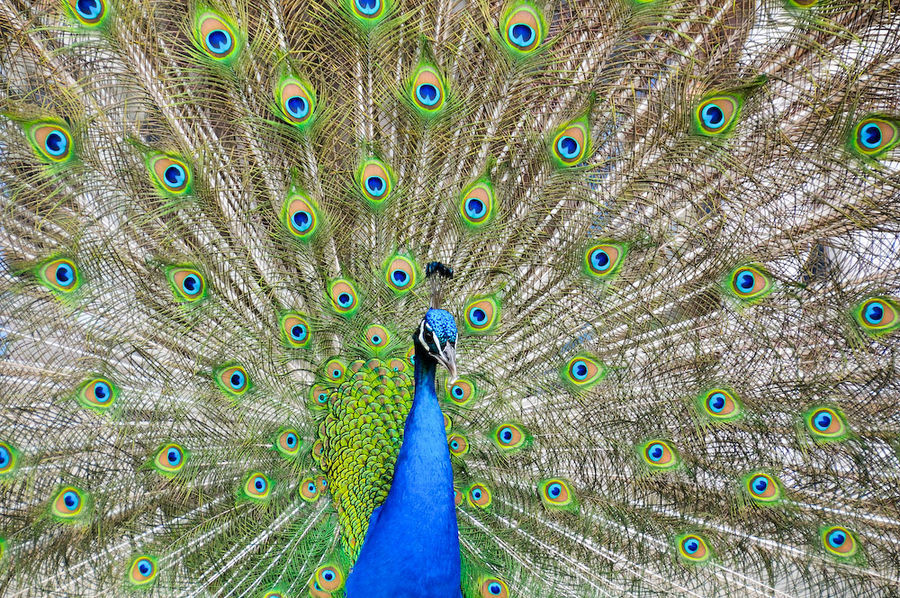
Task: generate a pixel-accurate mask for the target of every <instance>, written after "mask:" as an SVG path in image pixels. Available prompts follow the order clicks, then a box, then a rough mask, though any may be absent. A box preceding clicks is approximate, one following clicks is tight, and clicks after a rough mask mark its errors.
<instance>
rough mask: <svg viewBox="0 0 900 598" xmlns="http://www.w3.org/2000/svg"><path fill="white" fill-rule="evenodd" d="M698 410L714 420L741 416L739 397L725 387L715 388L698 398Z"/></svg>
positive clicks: (723, 420)
mask: <svg viewBox="0 0 900 598" xmlns="http://www.w3.org/2000/svg"><path fill="white" fill-rule="evenodd" d="M698 410H699V411H700V413H701V414H702V415H705V416H706V417H709V418H710V419H712V420H714V421H720V422H726V421H731V420H734V419H736V418H738V417H740V416H741V404H740V402H739V401H738V399H737V397H736V396H735V395H734V393H732V392H731V391H729V390H726V389H724V388H713V389H710V390H708V391H706V392H705V393H703V394H701V395H700V397H699V398H698Z"/></svg>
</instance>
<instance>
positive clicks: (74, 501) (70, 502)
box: [63, 490, 81, 511]
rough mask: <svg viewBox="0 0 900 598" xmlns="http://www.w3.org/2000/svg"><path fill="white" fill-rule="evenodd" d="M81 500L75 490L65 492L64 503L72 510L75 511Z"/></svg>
mask: <svg viewBox="0 0 900 598" xmlns="http://www.w3.org/2000/svg"><path fill="white" fill-rule="evenodd" d="M79 502H81V499H80V498H79V496H78V494H76V493H75V492H73V491H72V490H69V491H67V492H66V493H65V494H63V504H64V505H66V508H67V509H68V510H70V511H74V510H75V509H77V508H78V503H79Z"/></svg>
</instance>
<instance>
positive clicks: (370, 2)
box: [355, 0, 381, 17]
mask: <svg viewBox="0 0 900 598" xmlns="http://www.w3.org/2000/svg"><path fill="white" fill-rule="evenodd" d="M355 2H356V9H357V10H358V11H359V12H361V13H362V14H363V15H365V16H367V17H371V16H373V15H374V14H376V13H377V12H378V10H379V9H380V8H381V0H355Z"/></svg>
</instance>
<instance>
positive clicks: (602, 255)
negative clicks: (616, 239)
mask: <svg viewBox="0 0 900 598" xmlns="http://www.w3.org/2000/svg"><path fill="white" fill-rule="evenodd" d="M626 252H627V249H626V247H625V246H624V245H617V244H613V243H600V244H598V245H594V246H592V247H591V248H590V249H588V250H587V251H586V252H585V254H584V272H585V274H587V275H588V276H590V277H591V278H597V279H601V280H603V279H607V278H610V277H611V276H613V275H614V274H615V273H616V272H618V271H619V269H621V267H622V262H623V261H624V260H625V253H626Z"/></svg>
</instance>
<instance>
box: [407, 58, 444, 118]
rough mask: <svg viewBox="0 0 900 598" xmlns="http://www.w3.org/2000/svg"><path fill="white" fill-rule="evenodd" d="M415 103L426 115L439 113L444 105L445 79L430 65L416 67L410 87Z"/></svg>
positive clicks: (421, 112) (420, 111) (411, 97)
mask: <svg viewBox="0 0 900 598" xmlns="http://www.w3.org/2000/svg"><path fill="white" fill-rule="evenodd" d="M409 94H410V99H411V100H412V103H413V105H414V106H415V107H416V108H417V109H418V110H419V113H420V114H422V115H424V116H431V115H434V114H437V113H438V112H439V111H440V110H441V108H443V107H444V97H445V94H446V92H445V90H444V81H443V79H442V78H441V75H440V73H438V71H437V70H436V69H435V68H434V67H432V66H429V65H422V66H420V67H419V68H418V69H416V72H415V74H414V75H413V78H412V84H411V85H410V89H409Z"/></svg>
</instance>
